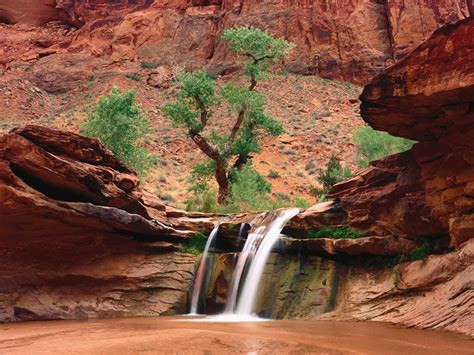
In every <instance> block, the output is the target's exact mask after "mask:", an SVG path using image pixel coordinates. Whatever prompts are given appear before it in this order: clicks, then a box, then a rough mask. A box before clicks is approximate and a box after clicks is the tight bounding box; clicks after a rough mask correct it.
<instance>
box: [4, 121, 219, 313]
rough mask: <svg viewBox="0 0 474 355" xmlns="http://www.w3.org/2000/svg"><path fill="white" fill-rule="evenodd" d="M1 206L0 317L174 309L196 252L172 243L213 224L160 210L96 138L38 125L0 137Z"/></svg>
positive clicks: (180, 303) (179, 306) (181, 302)
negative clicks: (181, 250)
mask: <svg viewBox="0 0 474 355" xmlns="http://www.w3.org/2000/svg"><path fill="white" fill-rule="evenodd" d="M0 214H1V216H2V218H1V222H0V285H1V286H0V309H1V310H2V311H1V312H0V321H5V320H24V319H52V318H84V317H85V318H87V317H105V316H107V317H115V316H124V315H152V314H154V315H157V314H162V313H173V312H174V313H176V312H179V313H182V312H184V311H185V307H186V300H187V289H188V287H189V284H190V282H191V280H192V272H193V268H194V257H193V256H190V255H180V254H170V253H172V252H174V251H176V250H177V248H178V244H179V243H181V242H183V241H184V240H186V238H188V237H190V236H192V235H193V234H194V233H195V231H196V230H200V228H209V227H211V228H212V222H211V221H210V219H209V218H207V219H206V221H203V219H201V218H193V217H192V216H183V215H179V214H177V213H176V212H174V211H170V216H167V211H166V207H165V206H164V205H163V204H162V203H161V202H160V201H159V200H158V199H156V198H155V197H153V196H151V195H149V194H147V193H146V192H144V191H142V190H141V188H140V185H139V180H138V178H137V176H136V173H135V172H133V171H132V170H131V169H130V168H128V167H127V166H125V165H124V164H123V163H121V162H120V161H119V160H118V159H117V158H116V157H115V156H114V155H113V154H112V153H111V152H110V151H108V150H107V149H105V148H104V147H103V146H102V145H101V144H100V143H99V142H98V141H97V140H95V139H90V138H86V137H83V136H80V135H76V134H73V133H69V132H63V131H58V130H53V129H49V128H46V127H39V126H26V127H24V128H20V129H15V130H13V131H12V132H11V133H9V134H7V135H4V136H2V137H0ZM209 224H210V225H211V226H209ZM198 225H199V226H200V228H199V227H198ZM184 227H190V228H191V230H190V229H186V228H184Z"/></svg>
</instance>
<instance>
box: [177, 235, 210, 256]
mask: <svg viewBox="0 0 474 355" xmlns="http://www.w3.org/2000/svg"><path fill="white" fill-rule="evenodd" d="M206 242H207V237H206V236H205V235H204V234H202V233H196V234H194V235H193V236H192V237H191V238H189V239H187V240H186V241H185V242H184V243H182V244H181V245H180V246H179V251H180V252H182V253H190V254H194V255H199V254H201V253H202V252H203V251H204V248H205V247H206Z"/></svg>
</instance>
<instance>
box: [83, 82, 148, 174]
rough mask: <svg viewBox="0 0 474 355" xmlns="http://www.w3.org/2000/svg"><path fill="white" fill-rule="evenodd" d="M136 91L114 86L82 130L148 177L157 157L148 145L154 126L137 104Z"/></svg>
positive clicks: (89, 115) (91, 114)
mask: <svg viewBox="0 0 474 355" xmlns="http://www.w3.org/2000/svg"><path fill="white" fill-rule="evenodd" d="M135 96H136V93H135V91H127V92H121V91H120V90H119V89H116V88H114V89H112V91H111V92H110V94H109V95H107V96H103V97H101V98H100V99H99V102H98V103H97V105H96V106H95V108H94V109H93V110H92V111H89V112H87V115H88V120H87V121H86V122H85V124H84V125H83V127H82V129H81V133H83V134H84V135H87V136H89V137H94V138H98V139H99V140H100V141H101V142H102V143H103V144H104V145H105V146H106V147H107V148H108V149H110V150H111V151H112V152H113V153H114V154H115V155H116V156H117V157H118V158H120V159H121V160H122V161H123V162H124V163H126V164H127V165H129V166H130V167H131V168H133V169H135V170H136V171H137V172H138V174H139V175H140V177H141V178H145V177H146V175H147V174H148V173H149V171H150V170H151V168H152V167H153V165H154V163H155V161H156V158H155V157H153V156H151V155H150V153H149V152H148V149H146V148H145V147H144V142H145V139H146V137H147V135H148V134H149V133H150V132H151V128H150V125H149V123H148V120H147V119H146V117H145V116H143V114H142V112H141V111H140V109H139V108H138V107H137V106H136V104H135Z"/></svg>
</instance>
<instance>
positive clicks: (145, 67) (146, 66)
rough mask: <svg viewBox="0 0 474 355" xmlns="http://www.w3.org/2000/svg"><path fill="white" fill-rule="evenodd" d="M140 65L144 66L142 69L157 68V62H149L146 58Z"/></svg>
mask: <svg viewBox="0 0 474 355" xmlns="http://www.w3.org/2000/svg"><path fill="white" fill-rule="evenodd" d="M140 67H142V69H155V68H156V64H154V63H152V62H147V61H146V60H144V61H142V62H140Z"/></svg>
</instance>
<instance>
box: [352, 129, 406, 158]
mask: <svg viewBox="0 0 474 355" xmlns="http://www.w3.org/2000/svg"><path fill="white" fill-rule="evenodd" d="M353 140H354V143H355V145H356V149H357V165H358V166H359V167H366V166H367V165H369V163H370V162H371V161H373V160H377V159H380V158H383V157H385V156H387V155H391V154H395V153H400V152H403V151H406V150H408V149H410V148H411V147H412V146H413V144H414V143H415V141H412V140H410V139H406V138H400V137H394V136H391V135H390V134H388V133H386V132H381V131H376V130H374V129H373V128H371V127H362V128H359V129H358V130H357V131H356V132H355V134H354V137H353Z"/></svg>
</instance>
